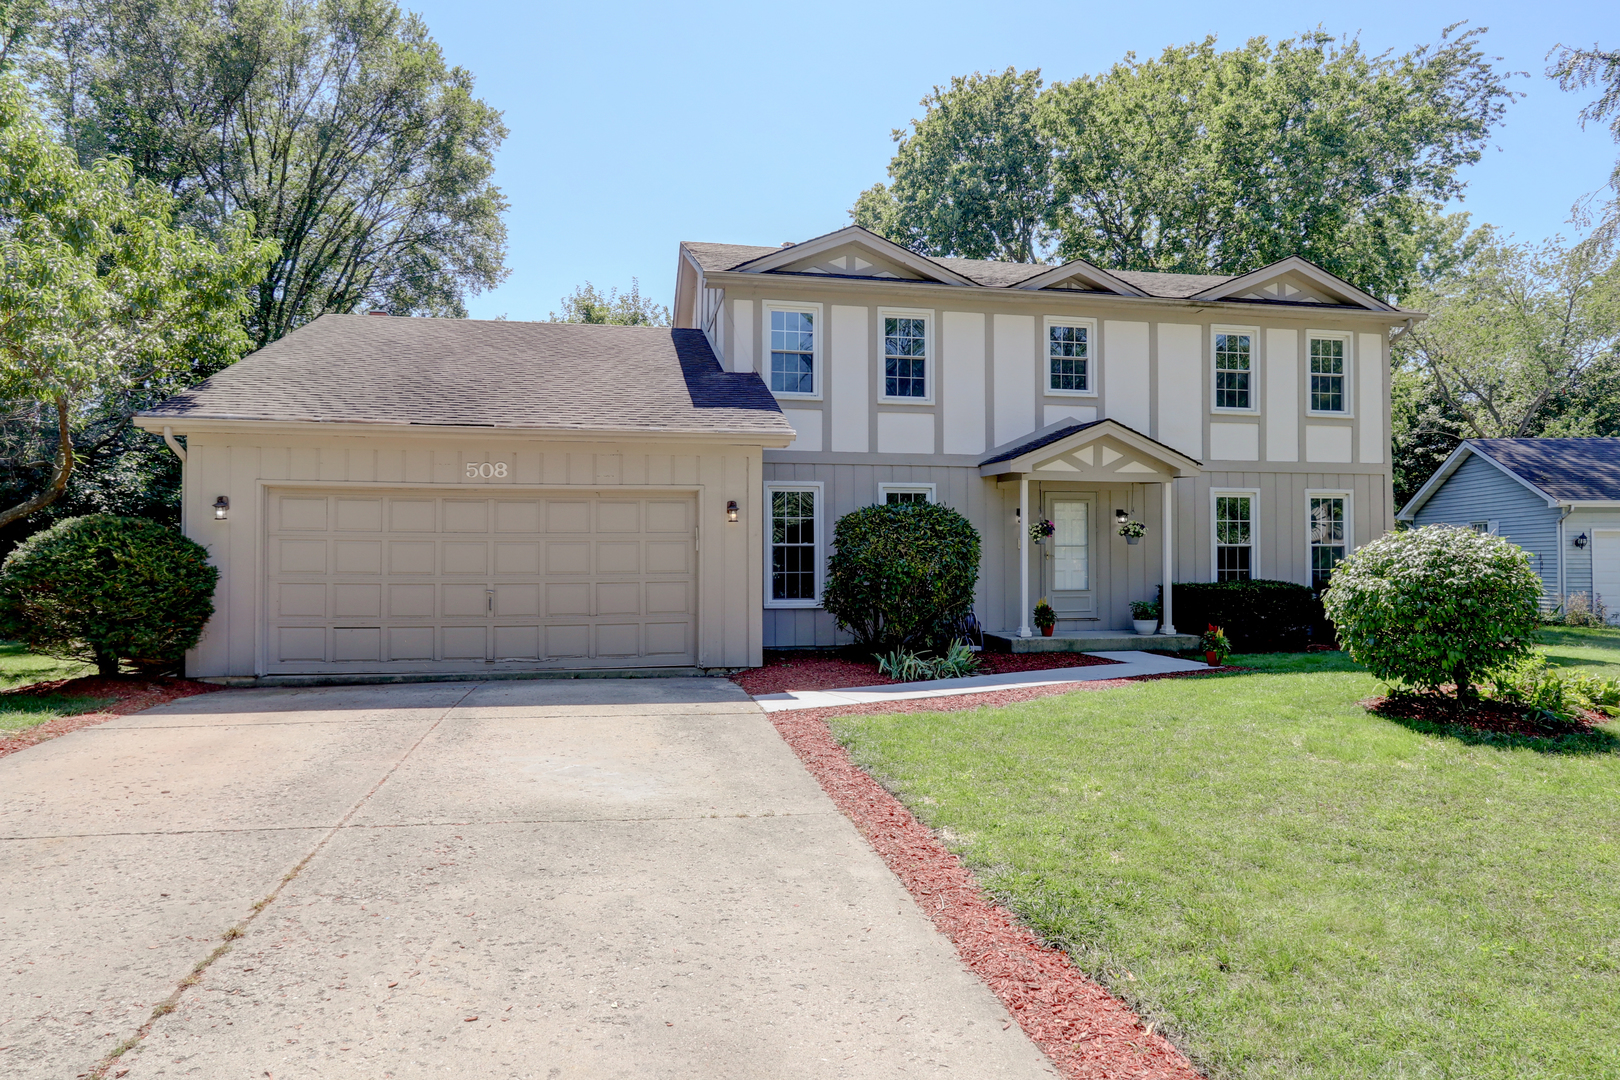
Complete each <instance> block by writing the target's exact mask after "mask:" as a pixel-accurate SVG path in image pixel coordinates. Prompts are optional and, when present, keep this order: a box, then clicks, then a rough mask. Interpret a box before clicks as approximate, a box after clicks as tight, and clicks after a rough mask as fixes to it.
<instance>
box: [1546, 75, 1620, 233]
mask: <svg viewBox="0 0 1620 1080" xmlns="http://www.w3.org/2000/svg"><path fill="white" fill-rule="evenodd" d="M1552 55H1553V63H1552V65H1551V66H1550V67H1549V68H1548V69H1547V74H1548V75H1549V76H1551V77H1553V78H1555V79H1557V80H1558V85H1559V86H1560V87H1562V88H1563V89H1565V90H1586V89H1589V88H1596V90H1597V91H1598V97H1597V100H1596V101H1593V102H1591V103H1590V104H1588V105H1587V106H1586V107H1585V108H1583V109H1582V110H1581V116H1580V120H1581V126H1582V127H1585V126H1586V125H1587V124H1590V123H1602V122H1603V121H1605V120H1607V121H1608V122H1609V134H1611V135H1612V136H1614V141H1615V142H1620V50H1605V49H1600V48H1598V47H1597V46H1596V45H1593V46H1592V47H1591V48H1590V49H1572V48H1570V47H1569V46H1567V45H1559V46H1557V47H1556V48H1554V49H1553V53H1552ZM1609 191H1610V192H1611V193H1612V194H1611V196H1610V198H1609V200H1608V201H1607V202H1606V203H1604V204H1603V205H1602V206H1601V208H1599V210H1598V212H1597V213H1596V214H1595V215H1594V214H1593V213H1592V209H1593V208H1592V203H1593V202H1595V201H1596V199H1595V198H1593V197H1588V198H1586V199H1583V200H1581V202H1580V203H1577V204H1576V207H1575V216H1576V219H1577V221H1581V222H1586V221H1589V220H1591V219H1592V218H1593V217H1596V219H1597V226H1598V228H1597V233H1596V235H1598V236H1599V237H1600V238H1601V239H1605V240H1612V239H1614V237H1615V234H1616V233H1617V232H1620V158H1617V159H1616V160H1615V163H1614V171H1613V172H1611V173H1610V174H1609Z"/></svg>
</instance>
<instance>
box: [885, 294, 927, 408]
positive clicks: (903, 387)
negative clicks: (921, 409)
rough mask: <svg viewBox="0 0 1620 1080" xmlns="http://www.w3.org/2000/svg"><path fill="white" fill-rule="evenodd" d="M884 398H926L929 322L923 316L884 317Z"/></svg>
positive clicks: (892, 315)
mask: <svg viewBox="0 0 1620 1080" xmlns="http://www.w3.org/2000/svg"><path fill="white" fill-rule="evenodd" d="M883 396H884V397H887V398H902V399H905V398H915V399H917V400H919V401H922V400H926V399H928V397H929V387H928V319H927V317H926V316H923V315H904V314H885V315H884V316H883Z"/></svg>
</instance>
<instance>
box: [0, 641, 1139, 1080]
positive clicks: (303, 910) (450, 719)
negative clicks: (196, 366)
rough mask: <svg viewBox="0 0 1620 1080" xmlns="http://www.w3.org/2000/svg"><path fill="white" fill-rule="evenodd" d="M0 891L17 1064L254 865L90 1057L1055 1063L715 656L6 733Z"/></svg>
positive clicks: (306, 696)
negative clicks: (147, 1027)
mask: <svg viewBox="0 0 1620 1080" xmlns="http://www.w3.org/2000/svg"><path fill="white" fill-rule="evenodd" d="M1110 670H1112V669H1110ZM284 881H285V884H283V882H284ZM0 896H3V897H4V900H3V902H0V961H3V963H4V965H5V966H4V968H3V969H0V970H3V972H4V979H3V980H0V1048H3V1049H0V1075H3V1076H5V1077H7V1078H34V1077H38V1078H47V1077H48V1078H51V1080H61V1078H71V1077H74V1076H82V1075H84V1074H85V1073H87V1072H89V1071H90V1070H91V1069H92V1068H93V1067H94V1066H95V1065H96V1063H97V1062H98V1061H100V1060H102V1059H103V1057H104V1056H105V1055H106V1054H107V1053H108V1052H109V1051H111V1050H112V1049H113V1048H114V1047H115V1046H117V1045H118V1044H119V1043H120V1042H122V1041H123V1040H125V1039H126V1038H128V1037H129V1036H130V1035H131V1034H132V1033H134V1032H135V1031H136V1030H137V1029H138V1028H139V1027H140V1026H141V1025H142V1024H143V1023H145V1022H147V1020H148V1018H149V1017H150V1016H151V1015H152V1012H153V1009H154V1007H155V1006H156V1005H158V1004H159V1003H160V1002H162V1001H163V1000H165V999H166V998H168V997H169V995H170V994H171V993H172V992H173V991H174V989H175V987H176V986H177V984H179V982H180V981H181V980H182V979H184V978H185V977H186V976H187V974H188V973H190V972H191V971H192V970H193V969H194V967H195V966H196V965H198V964H199V963H200V962H203V961H206V960H207V958H208V957H209V956H210V954H212V953H213V952H214V950H215V948H216V946H218V945H219V943H220V942H221V939H222V935H224V934H225V933H226V931H227V930H228V929H229V928H231V927H233V926H238V925H241V924H243V923H244V920H248V919H249V917H250V916H253V913H254V909H255V905H256V904H257V903H258V902H260V901H262V900H263V899H264V898H266V897H272V896H273V899H272V900H270V902H269V903H268V904H265V905H264V906H263V909H262V911H261V913H259V914H258V915H257V916H255V917H252V918H251V920H250V921H247V922H246V924H245V926H244V927H243V935H242V936H241V937H240V938H239V939H237V940H235V941H234V942H233V943H232V944H231V947H230V949H229V951H227V952H225V953H224V954H223V955H222V956H220V957H219V958H218V959H217V960H216V961H215V962H214V963H213V964H212V965H211V966H208V967H206V968H205V969H204V970H203V972H202V974H201V978H200V981H199V982H198V984H197V985H195V986H193V987H191V988H190V989H188V990H186V991H185V992H184V993H183V994H182V995H181V996H180V997H179V999H178V1004H177V1006H176V1008H175V1010H174V1011H173V1012H170V1013H168V1014H167V1015H163V1016H160V1017H159V1018H158V1019H157V1020H156V1021H155V1022H154V1023H153V1024H152V1028H151V1031H150V1034H149V1035H148V1036H147V1037H146V1038H145V1039H144V1040H143V1041H142V1042H140V1043H139V1044H138V1048H137V1049H135V1050H133V1051H131V1052H130V1053H128V1054H126V1055H125V1056H124V1057H123V1058H122V1059H121V1060H120V1061H119V1062H118V1064H117V1066H116V1067H115V1069H114V1070H113V1072H112V1073H109V1076H111V1075H118V1070H122V1069H127V1070H129V1071H128V1080H144V1078H147V1077H179V1076H185V1077H204V1078H208V1080H215V1078H229V1077H241V1078H253V1080H263V1078H264V1077H270V1078H272V1080H288V1078H292V1077H315V1076H321V1077H366V1078H383V1077H426V1076H434V1077H444V1076H454V1077H479V1078H483V1077H503V1078H504V1077H525V1078H527V1077H534V1078H542V1080H569V1078H574V1077H671V1078H673V1077H682V1078H684V1077H699V1076H701V1077H713V1078H730V1077H736V1078H749V1080H752V1078H758V1077H893V1076H940V1077H945V1076H954V1077H1049V1076H1053V1075H1055V1073H1054V1072H1053V1070H1052V1068H1051V1065H1050V1063H1049V1062H1048V1060H1047V1059H1046V1057H1045V1056H1044V1055H1042V1054H1041V1053H1040V1052H1039V1051H1038V1050H1037V1049H1036V1048H1035V1047H1034V1045H1033V1044H1031V1043H1030V1042H1029V1041H1028V1040H1027V1039H1026V1038H1025V1037H1024V1035H1023V1034H1022V1032H1021V1031H1020V1030H1019V1028H1018V1027H1017V1025H1016V1024H1010V1020H1009V1017H1008V1014H1007V1012H1006V1011H1005V1010H1004V1009H1003V1008H1002V1006H1001V1004H1000V1003H999V1002H998V1001H997V1000H996V998H995V997H994V996H993V995H992V994H991V992H990V991H989V990H988V989H987V988H986V987H985V986H984V985H983V984H982V983H981V982H979V981H978V979H977V978H976V977H975V976H973V975H972V973H970V972H969V971H968V970H967V969H966V968H965V967H964V966H963V965H962V963H961V962H960V961H959V960H958V958H957V956H956V954H955V951H954V950H953V949H952V947H951V945H950V943H949V942H948V941H946V940H945V939H944V938H943V937H942V936H940V935H939V934H938V933H936V932H935V930H934V929H933V926H932V924H931V923H930V922H929V921H928V920H927V919H926V918H925V917H924V916H923V914H922V913H921V912H920V911H919V910H918V909H917V907H916V905H915V904H914V903H913V902H912V900H911V898H910V897H909V895H908V894H907V893H906V892H905V891H904V889H903V888H902V887H901V886H900V884H899V882H898V881H897V880H896V879H895V877H894V876H893V875H892V874H891V873H890V872H889V871H888V869H887V868H886V867H885V866H884V865H883V864H882V862H881V861H880V860H879V859H878V858H877V856H876V855H875V854H874V853H873V852H872V850H871V849H870V848H869V847H868V846H867V844H866V843H865V842H864V841H863V840H862V839H861V837H860V836H859V835H858V834H857V833H856V831H855V829H854V828H853V826H852V825H851V824H850V823H849V821H848V820H847V819H845V818H844V817H843V816H842V815H840V814H839V813H838V812H837V811H836V809H835V808H834V807H833V805H832V803H831V802H830V801H829V800H828V799H827V797H826V796H825V795H824V794H823V792H822V791H821V789H820V788H819V787H818V786H817V785H816V783H815V782H814V780H812V779H811V778H810V776H809V775H808V774H807V773H806V772H805V771H804V769H803V768H802V767H801V766H800V765H799V762H798V760H797V759H796V758H795V757H794V756H793V754H792V752H791V751H790V750H789V749H788V747H787V746H786V745H785V744H784V743H783V742H782V741H781V739H780V738H778V736H777V735H776V733H775V731H774V729H773V728H772V727H771V726H770V724H769V722H768V721H767V720H766V719H765V717H764V715H763V714H762V713H761V711H760V709H759V707H758V706H756V705H754V704H753V703H752V702H750V701H749V700H748V699H747V698H746V697H745V696H744V695H743V694H742V692H741V691H740V690H739V689H738V688H737V687H736V686H735V685H733V684H732V683H731V682H729V681H727V680H722V679H648V680H634V681H614V680H580V681H570V682H559V681H537V682H502V683H479V684H429V685H421V684H418V685H407V686H377V687H344V688H324V689H300V690H287V689H280V690H246V691H228V692H223V693H219V694H211V695H204V696H201V697H193V698H187V699H184V700H182V701H178V702H175V703H172V704H171V705H168V706H165V707H162V708H160V709H155V710H153V711H151V712H147V713H143V714H140V715H137V716H130V717H124V718H121V719H119V720H114V721H111V722H109V723H107V724H104V725H101V726H100V727H96V728H91V729H87V730H84V731H80V732H76V733H74V734H71V735H67V736H64V737H62V738H59V739H56V740H53V741H51V742H47V743H43V744H41V745H40V746H37V747H33V748H31V749H29V750H25V751H23V752H21V753H18V754H13V755H11V756H10V757H7V758H5V759H0ZM1009 1025H1010V1026H1009Z"/></svg>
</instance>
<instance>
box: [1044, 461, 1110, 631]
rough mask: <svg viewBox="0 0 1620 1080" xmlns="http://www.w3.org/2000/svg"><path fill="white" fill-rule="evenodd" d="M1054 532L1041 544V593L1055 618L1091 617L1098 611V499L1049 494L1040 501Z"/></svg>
mask: <svg viewBox="0 0 1620 1080" xmlns="http://www.w3.org/2000/svg"><path fill="white" fill-rule="evenodd" d="M1042 504H1043V509H1044V512H1045V515H1046V518H1047V520H1049V521H1050V522H1051V523H1052V525H1053V529H1054V531H1053V533H1052V535H1051V536H1049V537H1047V538H1046V540H1045V541H1044V542H1043V543H1042V544H1041V547H1042V548H1044V549H1045V550H1044V551H1043V553H1042V558H1041V565H1042V571H1041V593H1042V595H1044V596H1045V597H1046V598H1047V599H1048V600H1049V601H1051V603H1052V607H1053V609H1054V610H1056V612H1057V617H1058V618H1059V619H1060V620H1062V619H1091V618H1093V617H1095V616H1096V614H1097V602H1096V596H1097V592H1096V588H1097V585H1096V581H1095V577H1096V573H1095V570H1096V568H1095V567H1094V566H1093V565H1092V550H1093V545H1092V536H1093V533H1094V527H1095V523H1096V517H1097V514H1096V510H1097V500H1096V499H1095V498H1094V497H1093V496H1090V495H1074V494H1067V493H1057V494H1050V493H1049V494H1048V495H1047V496H1046V497H1045V498H1044V499H1043V500H1042Z"/></svg>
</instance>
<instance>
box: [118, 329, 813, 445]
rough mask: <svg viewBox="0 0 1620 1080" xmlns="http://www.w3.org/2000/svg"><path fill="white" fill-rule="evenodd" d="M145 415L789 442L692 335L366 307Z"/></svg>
mask: <svg viewBox="0 0 1620 1080" xmlns="http://www.w3.org/2000/svg"><path fill="white" fill-rule="evenodd" d="M140 416H141V417H143V418H146V419H148V420H149V421H160V422H163V423H169V424H176V425H178V423H179V422H181V421H185V420H248V421H270V422H302V423H343V424H418V425H430V426H441V425H442V426H452V427H455V426H462V427H491V428H519V429H525V430H561V431H597V432H629V433H646V434H700V435H709V434H712V435H717V436H752V437H757V438H763V439H765V440H766V441H767V442H770V443H771V444H772V445H775V444H777V443H778V442H779V441H780V442H781V443H782V444H784V445H785V443H786V441H788V440H791V439H792V438H793V428H792V426H791V425H790V424H789V423H788V422H787V419H786V417H784V416H783V415H782V410H781V409H780V408H779V407H778V406H777V404H776V399H775V397H773V396H772V394H771V392H770V390H768V389H767V388H766V386H765V383H764V382H763V381H762V380H761V379H760V377H759V376H758V375H756V374H754V373H753V372H746V373H732V372H727V371H723V370H721V368H720V364H719V362H718V361H717V360H716V359H715V357H714V353H713V352H712V351H710V349H709V344H708V341H707V340H706V339H705V338H704V336H703V332H702V331H700V330H671V329H667V328H659V327H649V326H600V325H584V324H579V323H543V322H506V321H474V320H472V319H413V318H392V317H389V318H382V317H378V316H374V315H322V316H321V317H320V318H318V319H316V320H315V321H314V322H312V323H309V324H308V325H306V326H302V327H300V328H299V329H297V330H294V331H293V332H292V333H290V334H288V335H287V336H286V337H284V338H282V339H281V340H279V341H275V342H272V343H270V344H269V345H266V346H265V347H264V348H262V349H260V350H259V351H258V352H256V353H253V354H252V355H251V356H248V357H246V358H244V359H243V360H241V361H240V362H238V363H236V364H234V365H232V366H231V367H228V368H226V369H225V370H224V371H221V372H220V373H219V374H217V375H215V376H213V377H212V378H210V379H208V380H207V381H206V382H203V383H201V384H199V385H198V386H195V387H193V388H191V389H190V390H186V391H184V392H182V393H179V394H176V395H174V396H173V397H171V398H169V399H168V400H166V401H164V402H162V403H161V404H159V405H157V406H155V407H154V408H152V409H149V410H147V411H146V412H143V413H141V414H140ZM147 426H150V424H149V425H147Z"/></svg>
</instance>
